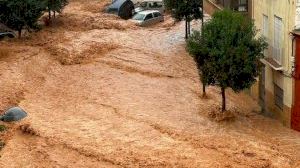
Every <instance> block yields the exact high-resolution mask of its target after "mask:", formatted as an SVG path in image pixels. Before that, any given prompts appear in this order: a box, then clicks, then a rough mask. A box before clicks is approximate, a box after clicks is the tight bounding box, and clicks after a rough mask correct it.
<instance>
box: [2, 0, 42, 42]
mask: <svg viewBox="0 0 300 168" xmlns="http://www.w3.org/2000/svg"><path fill="white" fill-rule="evenodd" d="M0 9H1V13H0V22H1V23H3V24H5V25H6V26H8V27H9V28H11V29H13V30H16V31H18V33H19V38H20V37H21V32H22V29H24V28H28V29H30V28H37V20H38V19H39V18H40V17H41V16H42V15H43V12H44V11H45V9H46V3H45V1H42V0H22V1H20V0H2V1H0Z"/></svg>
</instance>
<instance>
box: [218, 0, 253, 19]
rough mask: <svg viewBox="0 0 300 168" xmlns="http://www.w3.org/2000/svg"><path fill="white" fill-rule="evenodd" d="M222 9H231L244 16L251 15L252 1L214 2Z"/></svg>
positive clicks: (222, 0) (230, 0)
mask: <svg viewBox="0 0 300 168" xmlns="http://www.w3.org/2000/svg"><path fill="white" fill-rule="evenodd" d="M215 3H216V4H218V5H220V6H222V7H223V8H228V9H232V10H234V11H238V12H241V13H243V14H245V15H248V16H251V15H252V6H251V5H252V0H215Z"/></svg>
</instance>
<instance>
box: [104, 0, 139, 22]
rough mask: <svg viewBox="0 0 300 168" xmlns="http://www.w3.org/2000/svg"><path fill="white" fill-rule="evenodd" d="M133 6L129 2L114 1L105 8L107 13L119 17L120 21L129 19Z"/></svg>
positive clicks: (129, 0)
mask: <svg viewBox="0 0 300 168" xmlns="http://www.w3.org/2000/svg"><path fill="white" fill-rule="evenodd" d="M133 10H134V4H133V2H132V1H131V0H114V1H112V4H111V5H109V6H108V7H107V8H106V12H107V13H112V14H116V15H118V16H120V17H121V18H122V19H130V18H131V17H132V11H133Z"/></svg>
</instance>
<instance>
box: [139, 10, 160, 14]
mask: <svg viewBox="0 0 300 168" xmlns="http://www.w3.org/2000/svg"><path fill="white" fill-rule="evenodd" d="M154 12H158V13H160V12H159V11H158V10H144V11H141V12H139V13H140V14H144V15H147V14H149V13H154Z"/></svg>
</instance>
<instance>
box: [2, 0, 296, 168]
mask: <svg viewBox="0 0 300 168" xmlns="http://www.w3.org/2000/svg"><path fill="white" fill-rule="evenodd" d="M108 2H109V0H106V1H105V0H104V1H103V0H89V1H83V0H72V1H71V2H70V4H69V5H68V6H67V7H66V9H65V10H64V12H63V13H62V14H61V15H59V16H57V18H56V19H55V21H54V22H53V23H52V25H51V26H49V27H45V28H43V29H42V30H41V31H39V32H36V33H31V34H27V35H26V37H24V38H23V39H21V40H17V39H15V40H12V41H2V42H1V43H0V50H1V51H0V52H2V55H5V56H3V57H1V58H0V93H1V94H0V95H1V97H0V110H1V112H3V110H5V109H6V108H7V107H9V106H13V105H19V106H20V107H22V108H23V109H24V110H26V111H27V113H28V117H27V118H26V119H25V120H23V121H22V122H20V123H11V124H7V127H8V128H9V129H8V130H7V131H6V132H4V133H1V134H0V137H2V138H4V139H5V143H6V145H5V146H4V148H3V149H2V150H1V152H0V155H1V158H0V167H3V168H10V167H16V168H21V167H27V168H36V167H45V168H48V167H69V168H77V167H78V168H86V167H88V168H90V167H91V168H98V167H180V168H181V167H198V168H223V167H229V168H230V167H232V168H248V167H249V168H250V167H254V168H268V167H270V168H273V167H274V168H298V167H300V133H298V132H295V131H293V130H290V129H288V128H286V127H284V126H282V125H281V124H280V123H279V122H278V121H276V120H273V119H270V118H266V117H264V116H262V115H260V114H259V113H260V108H259V107H258V105H257V104H256V102H255V101H254V100H253V99H252V98H250V97H249V96H248V95H246V94H244V93H239V94H236V93H233V92H232V91H230V90H228V91H227V94H228V108H229V110H230V111H232V113H234V115H235V120H233V121H223V122H216V121H214V120H212V119H210V117H209V113H210V112H211V111H213V110H214V109H216V108H218V106H219V105H220V101H221V96H220V89H219V88H217V87H209V88H208V97H207V98H202V97H201V83H200V82H199V76H198V74H197V68H196V65H195V63H194V61H193V59H192V58H191V57H190V56H189V55H188V54H187V52H186V51H185V45H184V44H185V41H184V23H176V24H174V22H173V20H172V19H171V18H170V16H166V21H165V22H164V23H159V24H158V25H154V26H152V27H149V28H140V27H136V26H135V25H134V24H132V23H131V22H130V21H124V20H121V19H119V18H117V17H116V16H113V15H109V14H104V13H102V10H103V8H104V6H105V5H106V4H107V3H108ZM199 25H201V24H198V23H193V28H195V29H198V28H199ZM3 53H4V54H3Z"/></svg>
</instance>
